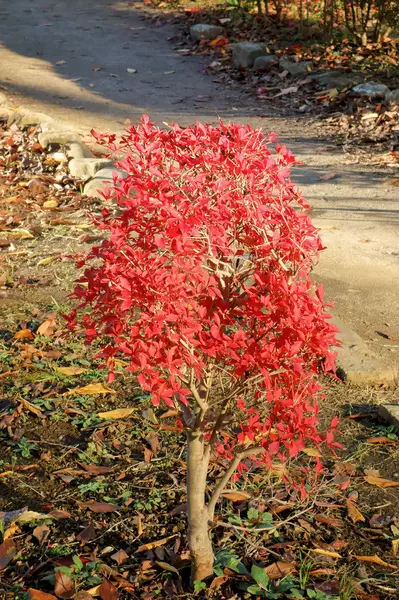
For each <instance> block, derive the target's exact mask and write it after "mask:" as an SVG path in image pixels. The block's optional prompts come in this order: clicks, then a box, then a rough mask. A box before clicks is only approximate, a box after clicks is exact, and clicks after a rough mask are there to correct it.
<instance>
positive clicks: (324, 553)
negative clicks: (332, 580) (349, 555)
mask: <svg viewBox="0 0 399 600" xmlns="http://www.w3.org/2000/svg"><path fill="white" fill-rule="evenodd" d="M310 551H311V552H314V553H315V554H320V555H321V556H330V557H331V558H342V556H341V555H340V554H338V552H332V551H331V550H324V549H323V548H312V549H311V550H310Z"/></svg>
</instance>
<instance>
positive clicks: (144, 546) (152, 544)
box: [137, 533, 177, 552]
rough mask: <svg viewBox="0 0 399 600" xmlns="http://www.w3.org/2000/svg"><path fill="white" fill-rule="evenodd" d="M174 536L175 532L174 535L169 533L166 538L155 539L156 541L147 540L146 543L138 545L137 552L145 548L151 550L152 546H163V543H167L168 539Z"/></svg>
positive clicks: (143, 550)
mask: <svg viewBox="0 0 399 600" xmlns="http://www.w3.org/2000/svg"><path fill="white" fill-rule="evenodd" d="M176 536H177V533H175V534H174V535H169V536H168V537H166V538H162V539H161V540H157V541H156V542H149V543H148V544H143V545H142V546H139V548H138V549H137V552H145V551H146V550H152V549H153V548H158V547H159V546H163V545H164V544H167V543H168V542H169V540H173V538H175V537H176Z"/></svg>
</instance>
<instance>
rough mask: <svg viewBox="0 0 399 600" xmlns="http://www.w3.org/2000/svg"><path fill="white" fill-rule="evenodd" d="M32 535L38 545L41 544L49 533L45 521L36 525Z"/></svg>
mask: <svg viewBox="0 0 399 600" xmlns="http://www.w3.org/2000/svg"><path fill="white" fill-rule="evenodd" d="M32 535H33V537H35V538H36V539H37V541H38V542H39V544H40V545H43V544H44V543H45V542H46V541H47V539H48V536H49V535H50V528H49V527H47V525H46V524H45V523H42V524H41V525H38V526H37V527H35V529H34V530H33V532H32Z"/></svg>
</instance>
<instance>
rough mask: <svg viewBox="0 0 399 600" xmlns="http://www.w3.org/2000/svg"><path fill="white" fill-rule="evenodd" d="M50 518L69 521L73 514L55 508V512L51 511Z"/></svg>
mask: <svg viewBox="0 0 399 600" xmlns="http://www.w3.org/2000/svg"><path fill="white" fill-rule="evenodd" d="M48 516H49V517H52V518H53V519H69V518H70V516H71V513H69V512H68V511H66V510H58V509H56V508H55V509H54V510H50V512H49V513H48Z"/></svg>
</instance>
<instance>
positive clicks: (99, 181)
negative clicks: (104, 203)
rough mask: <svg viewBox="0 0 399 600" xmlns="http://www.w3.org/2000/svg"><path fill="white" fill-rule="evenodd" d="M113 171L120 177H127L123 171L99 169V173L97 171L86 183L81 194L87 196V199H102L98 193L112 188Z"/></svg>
mask: <svg viewBox="0 0 399 600" xmlns="http://www.w3.org/2000/svg"><path fill="white" fill-rule="evenodd" d="M115 171H116V172H117V173H118V175H119V176H120V177H123V178H125V177H127V173H126V172H125V171H121V170H120V169H101V171H97V173H96V175H95V177H94V178H93V179H91V180H90V181H89V182H88V183H86V185H85V187H84V190H83V193H84V194H85V195H86V196H89V198H100V199H103V197H102V195H101V194H100V192H102V191H104V190H105V189H106V188H108V187H112V185H113V181H114V179H113V176H112V175H113V173H115Z"/></svg>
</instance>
